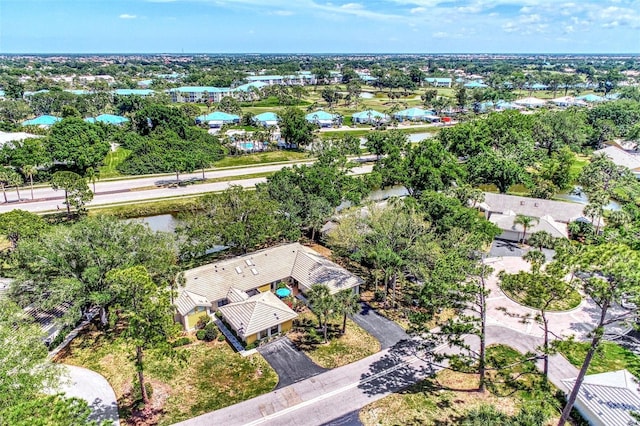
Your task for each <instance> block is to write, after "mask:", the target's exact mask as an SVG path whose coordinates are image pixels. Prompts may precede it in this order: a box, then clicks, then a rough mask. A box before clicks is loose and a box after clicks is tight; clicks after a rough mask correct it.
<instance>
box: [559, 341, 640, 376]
mask: <svg viewBox="0 0 640 426" xmlns="http://www.w3.org/2000/svg"><path fill="white" fill-rule="evenodd" d="M555 345H556V347H557V349H558V351H559V352H560V353H561V354H562V355H564V357H565V358H567V359H568V360H569V362H570V363H571V364H573V365H574V366H576V367H578V368H580V367H582V363H583V362H584V358H585V357H586V356H587V350H588V349H589V343H586V342H576V341H574V340H566V341H561V342H557V343H556V344H555ZM623 368H626V369H627V370H629V371H630V372H631V373H632V374H633V375H634V376H636V377H637V378H640V357H638V356H637V355H636V354H634V353H633V352H631V351H630V350H628V349H625V348H623V347H622V346H620V345H618V344H616V343H612V342H603V343H602V344H601V345H600V349H599V350H598V352H596V354H595V356H594V357H593V359H592V360H591V364H590V365H589V370H588V371H587V373H588V374H597V373H606V372H607V371H616V370H621V369H623Z"/></svg>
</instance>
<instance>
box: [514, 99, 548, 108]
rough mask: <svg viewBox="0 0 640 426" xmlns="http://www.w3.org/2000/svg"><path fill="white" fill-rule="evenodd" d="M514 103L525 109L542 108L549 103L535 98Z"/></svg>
mask: <svg viewBox="0 0 640 426" xmlns="http://www.w3.org/2000/svg"><path fill="white" fill-rule="evenodd" d="M513 103H514V104H516V105H520V106H523V107H525V108H540V107H541V106H544V105H546V104H547V101H545V100H542V99H538V98H534V97H527V98H522V99H518V100H516V101H513Z"/></svg>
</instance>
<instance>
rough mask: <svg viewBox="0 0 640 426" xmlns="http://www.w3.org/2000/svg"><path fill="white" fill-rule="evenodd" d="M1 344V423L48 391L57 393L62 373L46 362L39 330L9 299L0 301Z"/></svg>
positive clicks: (44, 349) (45, 350)
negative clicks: (16, 410)
mask: <svg viewBox="0 0 640 426" xmlns="http://www.w3.org/2000/svg"><path fill="white" fill-rule="evenodd" d="M0 342H2V344H1V345H0V359H2V362H0V392H1V393H2V398H0V421H2V419H3V418H5V417H8V416H11V413H12V411H13V410H14V409H15V407H16V406H18V405H21V404H24V403H26V402H28V401H30V400H37V399H40V396H41V395H42V393H44V392H45V391H46V390H47V389H55V388H56V386H57V385H58V383H59V379H60V375H61V370H60V366H59V365H56V364H54V363H52V362H50V361H49V360H48V359H47V348H46V346H45V345H44V343H43V341H42V330H41V329H40V326H38V324H35V323H34V322H33V320H32V319H31V318H29V317H28V316H27V315H26V314H25V313H24V312H23V311H22V309H20V308H19V307H18V306H17V305H15V304H14V303H13V302H11V301H9V300H8V299H7V298H3V299H1V300H0ZM3 424H9V423H4V422H3Z"/></svg>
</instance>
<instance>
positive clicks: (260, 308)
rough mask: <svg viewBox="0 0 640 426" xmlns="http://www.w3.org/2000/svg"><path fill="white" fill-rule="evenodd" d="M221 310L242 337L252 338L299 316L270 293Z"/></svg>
mask: <svg viewBox="0 0 640 426" xmlns="http://www.w3.org/2000/svg"><path fill="white" fill-rule="evenodd" d="M219 310H220V312H221V313H222V316H223V317H224V319H225V320H226V321H227V322H228V323H229V324H230V325H231V326H233V328H235V329H236V330H237V331H238V334H240V335H242V337H246V336H251V335H252V334H255V333H257V332H259V331H262V330H267V329H269V328H271V327H275V326H277V325H278V324H282V323H283V322H285V321H289V320H292V319H294V318H296V317H297V316H298V314H296V313H295V312H294V311H293V310H292V309H291V308H289V307H288V306H287V305H285V304H284V303H282V302H281V301H280V299H278V297H277V296H276V295H275V294H273V293H271V292H270V291H267V292H264V293H260V294H256V295H255V296H251V297H250V298H248V299H247V300H243V301H241V302H236V303H230V304H228V305H224V306H221V307H220V308H219Z"/></svg>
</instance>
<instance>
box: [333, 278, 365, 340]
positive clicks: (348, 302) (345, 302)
mask: <svg viewBox="0 0 640 426" xmlns="http://www.w3.org/2000/svg"><path fill="white" fill-rule="evenodd" d="M335 301H336V312H337V313H338V314H339V315H342V334H344V333H345V332H346V331H347V316H349V315H354V314H357V313H358V312H360V303H359V302H360V296H359V295H358V293H355V292H354V291H353V290H351V289H346V290H342V291H339V292H338V293H336V295H335Z"/></svg>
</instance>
